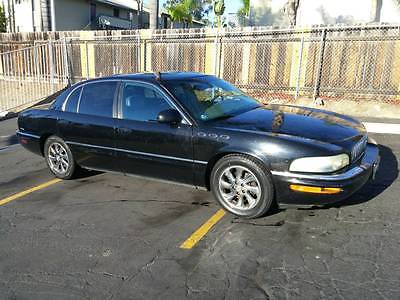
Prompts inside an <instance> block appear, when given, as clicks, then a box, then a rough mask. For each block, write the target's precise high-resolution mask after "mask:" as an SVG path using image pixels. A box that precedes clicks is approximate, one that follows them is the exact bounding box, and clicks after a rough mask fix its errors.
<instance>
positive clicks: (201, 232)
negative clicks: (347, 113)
mask: <svg viewBox="0 0 400 300" xmlns="http://www.w3.org/2000/svg"><path fill="white" fill-rule="evenodd" d="M224 215H225V211H224V210H223V209H220V210H219V211H217V212H216V213H215V214H214V215H213V216H212V217H211V218H209V219H208V220H207V222H205V223H204V224H203V225H201V226H200V227H199V228H198V229H197V230H196V231H195V232H193V233H192V235H191V236H190V237H189V238H188V239H187V240H186V241H184V242H183V243H182V244H181V245H180V246H179V248H181V249H192V248H193V247H194V246H195V245H196V244H197V243H198V241H200V240H201V239H202V238H203V236H205V235H206V234H207V232H209V231H210V229H211V228H212V227H213V226H214V225H215V224H216V223H217V222H218V221H219V220H221V218H222V217H223V216H224Z"/></svg>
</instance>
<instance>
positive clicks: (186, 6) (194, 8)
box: [164, 0, 211, 23]
mask: <svg viewBox="0 0 400 300" xmlns="http://www.w3.org/2000/svg"><path fill="white" fill-rule="evenodd" d="M210 3H211V0H167V1H166V2H165V4H164V8H165V9H166V10H167V12H168V14H169V15H170V17H171V21H173V22H181V23H192V21H193V20H203V18H204V17H205V16H206V15H208V13H209V11H210V9H211V8H210Z"/></svg>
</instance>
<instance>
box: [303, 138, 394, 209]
mask: <svg viewBox="0 0 400 300" xmlns="http://www.w3.org/2000/svg"><path fill="white" fill-rule="evenodd" d="M379 155H380V156H381V161H380V164H379V168H378V171H377V173H376V176H375V180H372V179H370V180H369V181H368V182H367V183H366V184H365V185H364V186H363V187H362V188H361V189H360V190H359V191H357V192H356V193H354V194H353V195H351V196H350V197H349V198H347V199H345V200H342V201H339V202H337V203H333V204H328V205H324V206H322V207H312V208H307V209H309V210H313V209H315V210H318V209H329V208H332V207H335V208H339V207H345V206H352V205H357V204H361V203H365V202H368V201H370V200H372V199H374V198H375V197H376V196H378V195H380V194H381V193H383V192H384V191H385V190H386V189H387V188H388V187H390V186H391V185H392V183H393V182H394V181H395V180H396V179H397V177H398V175H399V168H398V161H397V158H396V156H395V155H394V154H393V152H392V150H391V149H390V148H389V147H386V146H383V145H379Z"/></svg>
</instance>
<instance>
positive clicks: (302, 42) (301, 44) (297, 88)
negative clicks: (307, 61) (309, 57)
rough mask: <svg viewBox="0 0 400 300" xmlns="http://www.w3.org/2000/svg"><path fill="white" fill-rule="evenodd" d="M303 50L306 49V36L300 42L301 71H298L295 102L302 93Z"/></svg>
mask: <svg viewBox="0 0 400 300" xmlns="http://www.w3.org/2000/svg"><path fill="white" fill-rule="evenodd" d="M303 49H304V36H302V37H301V42H300V53H299V69H298V71H297V82H296V95H295V97H294V99H295V100H297V98H298V97H299V93H300V77H301V66H302V63H303Z"/></svg>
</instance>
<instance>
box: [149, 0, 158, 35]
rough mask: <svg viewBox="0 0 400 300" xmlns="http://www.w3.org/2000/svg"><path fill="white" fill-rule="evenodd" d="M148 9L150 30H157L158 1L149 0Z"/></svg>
mask: <svg viewBox="0 0 400 300" xmlns="http://www.w3.org/2000/svg"><path fill="white" fill-rule="evenodd" d="M149 2H150V3H149V8H150V29H153V30H155V29H157V28H158V5H159V3H158V0H150V1H149Z"/></svg>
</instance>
